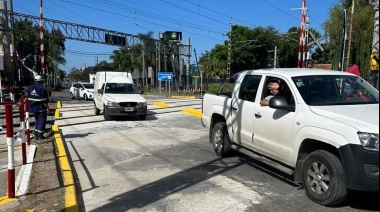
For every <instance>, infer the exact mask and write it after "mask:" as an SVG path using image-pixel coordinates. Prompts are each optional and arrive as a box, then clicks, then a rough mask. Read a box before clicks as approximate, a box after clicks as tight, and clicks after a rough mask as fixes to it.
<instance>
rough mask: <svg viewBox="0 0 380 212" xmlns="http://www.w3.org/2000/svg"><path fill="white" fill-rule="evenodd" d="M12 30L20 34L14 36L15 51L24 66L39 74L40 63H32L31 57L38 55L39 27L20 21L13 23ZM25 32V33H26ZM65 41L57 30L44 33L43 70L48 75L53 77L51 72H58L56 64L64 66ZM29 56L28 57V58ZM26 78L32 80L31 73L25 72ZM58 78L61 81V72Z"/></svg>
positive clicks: (32, 58) (29, 22)
mask: <svg viewBox="0 0 380 212" xmlns="http://www.w3.org/2000/svg"><path fill="white" fill-rule="evenodd" d="M14 28H15V29H16V30H19V31H20V33H16V34H15V43H16V51H17V53H18V54H19V55H20V57H21V58H22V59H25V65H26V66H27V67H29V68H30V69H33V68H35V69H36V71H37V72H40V63H37V64H35V63H34V57H33V55H40V38H39V30H40V29H39V26H37V25H33V22H31V21H27V20H22V21H15V23H14ZM26 32H27V33H26ZM64 51H65V39H64V36H63V33H62V32H61V31H59V30H55V29H53V30H51V31H48V30H45V31H44V54H45V70H47V74H48V75H53V71H59V70H58V64H62V65H65V64H66V60H65V58H64ZM28 56H29V57H28ZM22 77H23V78H24V80H26V78H32V77H33V75H32V73H31V72H27V73H26V74H25V76H22ZM60 77H61V79H63V75H62V72H60Z"/></svg>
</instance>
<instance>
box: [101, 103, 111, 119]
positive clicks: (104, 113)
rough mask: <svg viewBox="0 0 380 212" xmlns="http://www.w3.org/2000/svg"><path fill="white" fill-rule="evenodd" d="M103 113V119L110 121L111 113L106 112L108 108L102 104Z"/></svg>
mask: <svg viewBox="0 0 380 212" xmlns="http://www.w3.org/2000/svg"><path fill="white" fill-rule="evenodd" d="M103 115H104V120H105V121H111V119H112V118H111V115H110V113H109V112H108V108H107V107H106V106H105V105H104V111H103Z"/></svg>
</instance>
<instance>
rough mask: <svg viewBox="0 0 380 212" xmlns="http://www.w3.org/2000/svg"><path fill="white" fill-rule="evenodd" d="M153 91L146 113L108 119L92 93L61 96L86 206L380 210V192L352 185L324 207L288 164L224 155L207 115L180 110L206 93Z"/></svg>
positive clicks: (110, 208)
mask: <svg viewBox="0 0 380 212" xmlns="http://www.w3.org/2000/svg"><path fill="white" fill-rule="evenodd" d="M62 95H64V93H62ZM146 98H147V99H148V110H149V113H148V116H147V119H146V120H139V119H138V118H127V119H119V120H116V121H109V122H105V121H104V119H103V116H102V115H99V116H95V115H94V111H93V103H92V102H91V101H90V102H86V101H84V100H74V101H72V100H71V101H66V100H65V97H64V96H62V97H61V99H63V102H62V103H63V108H62V115H63V117H62V118H60V119H59V120H57V121H56V124H58V125H59V128H60V130H61V131H62V134H63V139H64V142H66V144H67V147H68V153H69V158H70V159H71V161H72V163H73V169H74V177H75V178H76V188H77V191H78V202H79V207H80V209H81V211H218V212H219V211H379V202H378V198H379V194H378V192H377V193H362V192H352V193H350V196H349V198H348V199H347V201H345V202H344V203H343V204H341V205H339V206H337V207H324V206H321V205H318V204H316V203H314V202H312V201H311V200H309V199H308V198H307V196H306V195H305V192H304V190H303V188H302V186H300V185H297V184H294V183H292V181H291V177H289V176H286V175H284V174H282V173H281V172H278V171H276V170H273V169H270V168H269V167H266V166H265V165H262V164H259V163H258V162H256V161H254V160H252V159H250V158H248V157H246V156H244V155H239V154H237V155H236V156H234V157H229V158H219V157H218V156H216V155H215V153H214V151H213V149H212V147H211V145H210V144H209V142H208V131H207V129H206V128H204V127H203V126H202V125H201V122H200V119H199V118H196V117H193V116H189V115H186V114H183V113H181V110H182V109H183V108H188V107H190V108H197V109H199V108H200V107H201V100H199V99H169V98H166V99H162V98H160V97H152V96H146ZM155 101H160V102H162V101H164V102H166V103H168V104H169V107H168V108H158V107H155V106H153V102H155Z"/></svg>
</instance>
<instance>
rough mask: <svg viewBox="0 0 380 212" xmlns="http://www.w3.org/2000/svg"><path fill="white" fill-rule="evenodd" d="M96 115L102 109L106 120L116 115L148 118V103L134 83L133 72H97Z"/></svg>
mask: <svg viewBox="0 0 380 212" xmlns="http://www.w3.org/2000/svg"><path fill="white" fill-rule="evenodd" d="M94 108H95V115H99V114H100V112H101V111H103V114H104V120H106V121H109V120H112V119H113V118H114V117H116V116H139V117H140V119H145V118H146V113H147V103H146V100H145V98H144V97H143V96H141V94H140V92H139V91H138V89H137V87H136V86H135V85H134V84H133V79H132V74H131V73H126V72H108V71H107V72H97V73H96V76H95V85H94Z"/></svg>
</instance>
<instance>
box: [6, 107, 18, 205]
mask: <svg viewBox="0 0 380 212" xmlns="http://www.w3.org/2000/svg"><path fill="white" fill-rule="evenodd" d="M5 123H6V127H7V145H8V198H15V190H16V185H15V184H16V181H15V159H14V143H13V112H12V105H11V104H6V105H5Z"/></svg>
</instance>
